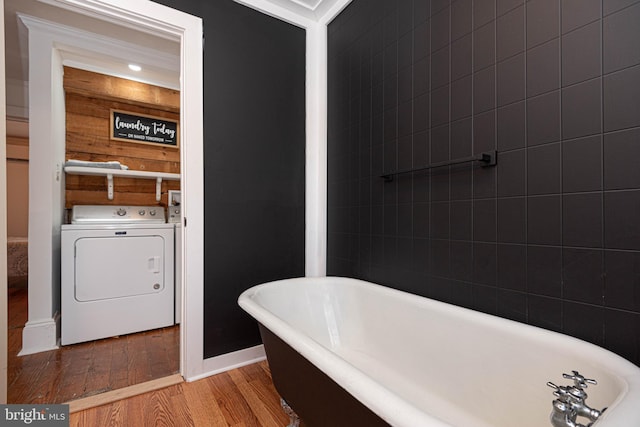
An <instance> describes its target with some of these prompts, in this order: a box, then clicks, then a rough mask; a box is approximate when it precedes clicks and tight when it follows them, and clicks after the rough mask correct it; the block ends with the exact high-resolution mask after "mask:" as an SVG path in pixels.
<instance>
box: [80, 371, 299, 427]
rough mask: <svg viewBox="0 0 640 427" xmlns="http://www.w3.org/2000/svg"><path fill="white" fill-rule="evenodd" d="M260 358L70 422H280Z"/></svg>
mask: <svg viewBox="0 0 640 427" xmlns="http://www.w3.org/2000/svg"><path fill="white" fill-rule="evenodd" d="M261 363H262V364H263V365H262V366H261V365H260V364H258V365H250V367H242V368H238V369H235V370H232V371H229V372H227V373H222V374H218V375H215V376H212V377H208V378H205V379H202V380H199V381H194V382H191V383H186V382H183V383H180V384H176V385H173V386H170V387H166V388H163V389H159V390H155V391H152V392H149V393H144V394H140V395H137V396H134V397H130V398H128V399H125V400H120V401H117V402H113V403H110V404H107V405H104V406H100V407H96V408H89V409H85V410H82V411H78V412H73V413H72V414H71V424H70V425H71V426H72V427H81V426H82V427H84V426H94V425H100V426H103V425H112V426H114V427H116V426H127V427H128V426H132V427H138V426H158V425H166V426H176V427H190V426H194V427H200V426H202V427H227V426H233V427H254V426H262V427H276V426H278V427H282V426H285V425H287V423H288V421H289V420H288V417H287V416H286V415H285V414H284V412H283V411H282V410H281V409H279V400H280V397H279V396H278V395H277V393H276V392H275V388H274V387H273V385H269V383H268V382H266V381H267V380H268V378H270V376H269V374H268V372H269V371H268V366H264V364H265V363H266V362H261ZM260 372H262V374H260ZM247 380H248V381H247Z"/></svg>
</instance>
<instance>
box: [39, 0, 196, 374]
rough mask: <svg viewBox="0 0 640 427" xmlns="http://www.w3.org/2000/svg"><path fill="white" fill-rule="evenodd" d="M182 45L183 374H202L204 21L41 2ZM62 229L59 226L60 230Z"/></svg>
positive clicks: (128, 5)
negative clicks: (185, 221)
mask: <svg viewBox="0 0 640 427" xmlns="http://www.w3.org/2000/svg"><path fill="white" fill-rule="evenodd" d="M41 1H43V2H45V3H48V4H51V5H53V6H57V7H62V8H66V9H70V10H73V11H75V12H79V13H82V14H85V15H89V16H92V17H95V18H98V19H102V20H105V21H109V22H113V23H117V24H118V25H124V26H127V27H130V28H133V29H136V30H138V31H144V32H147V33H149V34H153V35H155V36H158V37H162V38H166V39H168V40H172V41H177V42H179V43H180V81H181V83H180V124H181V126H180V140H181V141H182V143H181V150H180V162H181V187H182V192H183V197H182V214H183V216H184V218H185V219H188V223H187V225H188V226H187V227H184V228H183V246H182V247H183V252H182V261H183V272H182V275H183V277H182V283H183V310H182V322H181V328H180V373H181V374H182V376H184V377H185V378H187V379H190V378H193V377H196V376H199V375H201V373H202V369H203V362H204V360H203V354H204V353H203V339H202V337H203V334H202V331H203V318H204V308H203V304H202V301H203V296H204V287H203V283H204V277H203V270H204V268H203V247H204V241H203V235H204V233H203V232H204V219H203V218H204V186H203V161H202V151H203V84H202V19H201V18H199V17H194V16H191V15H188V14H186V13H184V12H181V11H178V10H175V9H171V8H169V7H166V6H163V5H160V4H158V3H154V2H151V1H149V0H133V1H132V0H41ZM58 226H59V224H58Z"/></svg>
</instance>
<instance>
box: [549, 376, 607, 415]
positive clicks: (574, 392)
mask: <svg viewBox="0 0 640 427" xmlns="http://www.w3.org/2000/svg"><path fill="white" fill-rule="evenodd" d="M571 372H572V374H571V375H570V374H562V377H563V378H566V379H569V380H573V385H570V386H558V385H555V384H554V383H552V382H548V383H547V385H548V386H549V387H551V388H553V389H554V390H555V391H554V392H553V395H554V396H556V397H557V399H555V400H554V401H553V410H552V412H551V415H550V419H551V425H552V426H553V427H591V426H593V424H594V423H595V422H596V421H597V420H598V418H600V416H601V415H602V413H603V412H604V411H605V409H607V408H604V409H603V410H602V411H599V410H597V409H593V408H591V407H589V406H588V405H587V404H586V403H585V400H586V399H587V393H586V392H585V391H584V390H585V389H586V388H587V387H588V385H589V384H593V385H596V384H597V382H596V380H593V379H587V378H585V377H583V376H582V375H580V373H579V372H578V371H571ZM578 417H584V418H587V419H588V420H589V421H590V422H589V424H586V425H584V424H580V423H578V421H577V418H578Z"/></svg>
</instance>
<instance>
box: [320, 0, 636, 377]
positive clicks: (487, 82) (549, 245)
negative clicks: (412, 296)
mask: <svg viewBox="0 0 640 427" xmlns="http://www.w3.org/2000/svg"><path fill="white" fill-rule="evenodd" d="M411 15H412V16H411ZM638 22H640V1H638V0H635V1H632V0H562V1H556V0H529V1H524V0H437V1H436V0H432V1H431V2H429V1H418V0H413V1H412V0H406V1H401V2H388V1H384V0H354V1H353V2H352V3H351V4H350V5H349V6H348V7H347V8H346V9H345V10H344V11H343V12H342V13H341V14H340V15H339V16H338V17H337V18H336V19H335V20H334V21H333V22H332V23H331V24H330V25H329V152H328V154H329V163H328V167H329V174H328V188H329V198H328V200H329V218H328V248H329V249H328V266H327V268H328V273H329V274H332V275H346V276H352V277H358V278H362V279H366V280H371V281H374V282H378V283H383V284H385V285H388V286H391V287H395V288H399V289H403V290H406V291H408V292H413V293H417V294H420V295H424V296H428V297H431V298H436V299H440V300H444V301H447V302H450V303H453V304H458V305H462V306H464V307H468V308H472V309H476V310H479V311H483V312H487V313H491V314H496V315H499V316H503V317H505V318H509V319H513V320H517V321H520V322H526V323H529V324H532V325H536V326H540V327H543V328H547V329H550V330H554V331H560V332H564V333H567V334H570V335H573V336H576V337H579V338H582V339H586V340H588V341H591V342H594V343H596V344H599V345H603V346H605V347H606V348H609V349H611V350H613V351H615V352H617V353H619V354H621V355H622V356H624V357H626V358H627V359H629V360H631V361H632V362H634V363H636V364H640V221H638V218H640V168H638V167H637V164H638V161H637V159H639V158H640V114H638V111H640V26H638V25H637V23H638ZM486 150H498V164H497V166H496V167H493V168H481V167H476V166H473V165H470V164H463V165H456V166H450V167H440V168H435V169H432V170H430V171H422V172H415V173H411V174H406V175H402V176H398V177H397V178H396V179H395V180H394V181H392V182H389V183H385V182H384V180H383V179H382V178H381V177H380V175H381V174H382V173H383V171H394V170H397V169H405V168H410V167H412V166H413V167H421V166H425V165H428V164H429V163H430V162H441V161H444V160H455V159H458V158H462V157H467V156H470V155H472V154H477V153H480V152H483V151H486Z"/></svg>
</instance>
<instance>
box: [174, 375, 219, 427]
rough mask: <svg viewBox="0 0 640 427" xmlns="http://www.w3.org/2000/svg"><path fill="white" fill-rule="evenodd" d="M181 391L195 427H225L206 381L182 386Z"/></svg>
mask: <svg viewBox="0 0 640 427" xmlns="http://www.w3.org/2000/svg"><path fill="white" fill-rule="evenodd" d="M182 390H183V395H184V397H185V399H186V401H187V402H188V408H189V411H190V412H191V414H192V419H193V420H194V425H195V426H196V427H200V426H202V427H209V426H210V427H227V422H226V421H225V417H224V414H223V413H222V410H221V409H220V407H219V406H218V402H217V401H216V399H215V398H214V397H213V396H212V394H211V389H210V387H209V384H208V383H207V381H206V379H205V380H200V381H194V382H192V383H187V384H184V385H183V387H182ZM207 396H208V397H209V398H207ZM206 420H210V421H206Z"/></svg>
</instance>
